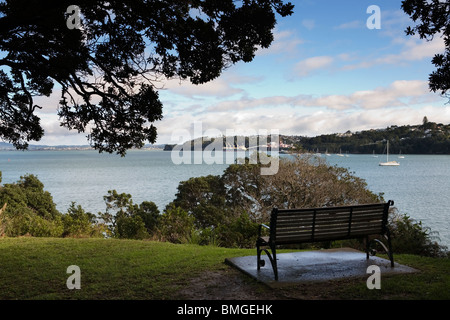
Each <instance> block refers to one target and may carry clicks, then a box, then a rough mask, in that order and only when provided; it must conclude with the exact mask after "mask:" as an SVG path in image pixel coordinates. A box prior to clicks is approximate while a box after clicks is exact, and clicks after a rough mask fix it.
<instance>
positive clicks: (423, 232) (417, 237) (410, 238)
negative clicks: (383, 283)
mask: <svg viewBox="0 0 450 320" xmlns="http://www.w3.org/2000/svg"><path fill="white" fill-rule="evenodd" d="M389 229H390V231H391V238H392V247H393V250H394V253H409V254H417V255H422V256H429V257H439V256H445V255H446V254H447V253H446V249H447V248H446V247H444V246H441V245H439V244H438V243H437V242H436V241H434V240H433V238H435V234H436V232H432V231H431V230H430V228H428V227H424V226H423V225H422V222H421V221H419V222H417V221H415V220H414V219H412V218H411V217H409V216H408V215H407V214H399V213H398V211H396V210H393V212H392V213H391V215H390V220H389Z"/></svg>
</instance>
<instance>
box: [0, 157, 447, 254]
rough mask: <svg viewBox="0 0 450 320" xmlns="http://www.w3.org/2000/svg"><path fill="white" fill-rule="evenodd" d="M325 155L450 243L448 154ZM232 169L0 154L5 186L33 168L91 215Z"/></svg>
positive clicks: (58, 199) (166, 194) (64, 203)
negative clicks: (115, 202) (113, 196)
mask: <svg viewBox="0 0 450 320" xmlns="http://www.w3.org/2000/svg"><path fill="white" fill-rule="evenodd" d="M323 157H324V158H326V159H327V161H329V163H331V164H336V165H339V166H341V167H344V168H348V169H349V170H350V171H351V172H353V173H354V174H355V175H356V176H358V177H361V178H363V179H365V180H366V182H367V184H368V187H369V189H370V190H372V191H373V192H375V193H384V198H385V200H394V201H395V206H396V207H397V208H398V209H399V211H400V212H401V213H407V214H408V215H409V216H411V217H412V218H414V219H416V220H418V221H422V223H423V225H425V226H427V227H430V228H431V230H433V231H436V232H438V233H439V238H440V243H441V244H443V245H446V246H448V247H450V212H449V208H450V156H445V155H405V158H404V159H396V156H391V158H392V159H390V160H397V161H399V162H400V166H398V167H381V166H378V162H379V161H384V160H385V159H383V158H382V157H381V156H380V157H379V158H375V157H373V156H372V155H349V156H348V157H339V156H337V155H330V156H325V155H324V156H323ZM394 158H395V159H394ZM226 167H227V165H226V164H223V165H218V164H214V165H207V164H191V165H188V164H181V165H175V164H173V162H172V160H171V153H170V152H164V151H129V152H128V153H127V156H126V157H124V158H121V157H120V156H117V155H110V154H99V153H98V152H96V151H28V152H22V151H2V152H0V171H1V172H2V184H5V183H12V182H16V181H18V180H19V179H20V176H21V175H24V174H26V173H30V174H35V175H37V176H38V178H39V179H40V180H41V181H42V182H43V183H44V186H45V189H46V190H47V191H49V192H50V193H51V194H52V196H53V199H54V201H55V203H56V204H57V208H58V209H59V210H60V211H62V212H64V211H65V210H66V209H67V208H68V206H69V205H70V203H71V202H72V201H74V202H76V203H77V204H80V205H81V206H82V207H83V208H84V209H85V210H86V211H90V212H92V213H97V212H99V211H104V210H105V203H104V200H103V196H104V195H106V194H107V192H108V190H112V189H115V190H117V191H118V192H119V193H121V192H125V193H130V194H131V195H132V196H133V201H134V202H135V203H138V204H139V203H141V202H142V201H146V200H148V201H153V202H155V203H156V204H157V205H158V207H159V208H160V210H163V209H164V207H165V206H166V205H167V204H168V203H169V202H171V201H172V200H173V199H174V197H175V194H176V192H177V186H178V183H179V182H180V181H184V180H187V179H189V178H190V177H198V176H205V175H209V174H212V175H220V174H222V173H223V171H224V170H225V169H226Z"/></svg>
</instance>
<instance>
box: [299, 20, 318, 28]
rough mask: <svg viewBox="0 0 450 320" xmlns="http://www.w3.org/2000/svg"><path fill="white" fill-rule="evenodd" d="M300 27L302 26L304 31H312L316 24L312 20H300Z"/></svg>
mask: <svg viewBox="0 0 450 320" xmlns="http://www.w3.org/2000/svg"><path fill="white" fill-rule="evenodd" d="M302 25H303V26H304V27H305V28H306V29H308V30H312V29H314V28H315V26H316V22H315V21H314V20H312V19H305V20H302Z"/></svg>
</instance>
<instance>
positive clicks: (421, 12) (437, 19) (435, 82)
mask: <svg viewBox="0 0 450 320" xmlns="http://www.w3.org/2000/svg"><path fill="white" fill-rule="evenodd" d="M402 9H403V11H404V12H405V13H407V14H408V15H409V16H410V17H411V19H412V20H413V21H414V22H415V23H416V25H415V26H414V27H408V28H407V29H406V34H407V35H415V34H418V35H419V36H420V38H421V39H433V37H434V36H442V37H443V39H444V43H445V52H444V53H437V54H436V55H435V56H434V57H433V60H432V63H433V64H434V65H435V66H436V71H434V72H432V73H431V74H430V77H429V86H430V90H432V91H433V92H439V91H440V92H441V94H442V95H445V96H447V97H449V93H448V91H449V89H450V1H449V0H445V1H442V0H404V1H402Z"/></svg>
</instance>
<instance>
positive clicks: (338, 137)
mask: <svg viewBox="0 0 450 320" xmlns="http://www.w3.org/2000/svg"><path fill="white" fill-rule="evenodd" d="M387 140H389V152H390V153H392V154H396V153H397V154H398V153H400V152H401V153H402V154H450V125H444V124H441V123H439V124H438V123H434V122H425V123H423V124H422V125H406V126H390V127H387V128H386V129H370V130H365V131H359V132H354V133H353V132H350V131H347V132H346V133H340V134H339V133H338V134H327V135H320V136H317V137H312V138H308V137H301V138H300V139H299V141H298V142H297V143H296V147H297V148H299V149H302V150H305V151H313V152H315V151H317V150H318V151H319V152H325V151H326V150H327V151H328V152H329V153H339V152H342V153H346V152H348V153H363V154H367V153H373V152H374V153H377V154H381V153H383V152H385V148H386V141H387Z"/></svg>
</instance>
